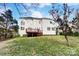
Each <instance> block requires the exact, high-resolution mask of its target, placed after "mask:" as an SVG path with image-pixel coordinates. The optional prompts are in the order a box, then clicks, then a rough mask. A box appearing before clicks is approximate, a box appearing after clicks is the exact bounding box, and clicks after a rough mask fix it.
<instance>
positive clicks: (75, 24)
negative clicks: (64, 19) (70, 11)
mask: <svg viewBox="0 0 79 59" xmlns="http://www.w3.org/2000/svg"><path fill="white" fill-rule="evenodd" d="M72 25H73V29H74V31H75V32H79V20H77V19H74V20H73V21H72Z"/></svg>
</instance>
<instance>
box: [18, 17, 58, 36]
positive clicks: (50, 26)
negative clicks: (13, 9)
mask: <svg viewBox="0 0 79 59" xmlns="http://www.w3.org/2000/svg"><path fill="white" fill-rule="evenodd" d="M18 24H19V34H20V35H21V36H23V35H28V34H33V33H34V34H35V33H39V34H42V35H55V34H56V28H57V27H58V23H56V22H55V21H53V20H52V19H50V18H35V17H20V20H19V22H18Z"/></svg>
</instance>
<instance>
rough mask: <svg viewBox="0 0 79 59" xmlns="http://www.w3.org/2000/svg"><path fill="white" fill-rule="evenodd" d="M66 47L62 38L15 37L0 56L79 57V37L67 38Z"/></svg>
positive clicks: (0, 52) (1, 51) (0, 51)
mask: <svg viewBox="0 0 79 59" xmlns="http://www.w3.org/2000/svg"><path fill="white" fill-rule="evenodd" d="M68 38H69V42H70V46H67V45H66V44H67V43H66V40H65V38H64V36H40V37H17V38H14V39H15V40H13V41H12V42H9V43H8V44H9V45H8V46H7V47H4V48H3V49H2V50H0V55H19V56H20V55H22V56H25V55H26V56H33V55H34V56H51V55H52V56H64V55H67V56H69V55H75V56H76V55H79V37H72V36H69V37H68Z"/></svg>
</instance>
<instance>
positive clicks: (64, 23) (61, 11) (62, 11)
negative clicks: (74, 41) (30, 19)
mask: <svg viewBox="0 0 79 59" xmlns="http://www.w3.org/2000/svg"><path fill="white" fill-rule="evenodd" d="M60 5H61V7H60V8H59V5H58V6H57V5H56V4H52V10H50V14H51V15H52V17H53V19H54V20H55V21H57V22H58V23H59V25H60V27H61V30H62V32H63V34H64V37H65V39H66V41H67V45H68V46H69V40H68V37H67V33H68V32H69V31H71V28H70V27H69V24H68V17H69V16H70V15H71V13H72V11H73V8H72V9H71V8H70V7H69V6H68V4H66V3H63V4H60ZM60 16H62V18H63V19H61V18H60Z"/></svg>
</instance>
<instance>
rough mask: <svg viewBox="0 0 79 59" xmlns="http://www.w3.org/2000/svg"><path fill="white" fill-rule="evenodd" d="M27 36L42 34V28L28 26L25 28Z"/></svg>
mask: <svg viewBox="0 0 79 59" xmlns="http://www.w3.org/2000/svg"><path fill="white" fill-rule="evenodd" d="M26 33H27V36H32V37H33V36H41V35H42V30H40V29H32V28H28V29H26Z"/></svg>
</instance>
